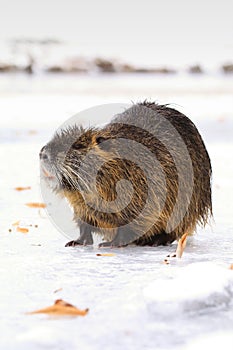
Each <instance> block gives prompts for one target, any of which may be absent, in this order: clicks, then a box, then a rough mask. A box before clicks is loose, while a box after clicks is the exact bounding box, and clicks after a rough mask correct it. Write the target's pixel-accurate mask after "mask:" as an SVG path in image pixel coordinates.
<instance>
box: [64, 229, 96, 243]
mask: <svg viewBox="0 0 233 350" xmlns="http://www.w3.org/2000/svg"><path fill="white" fill-rule="evenodd" d="M92 244H93V237H92V233H91V229H90V227H89V226H88V225H86V224H82V225H81V226H80V237H79V238H78V239H76V240H74V241H70V242H68V243H66V245H65V247H75V246H76V245H92Z"/></svg>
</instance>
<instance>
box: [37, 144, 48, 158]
mask: <svg viewBox="0 0 233 350" xmlns="http://www.w3.org/2000/svg"><path fill="white" fill-rule="evenodd" d="M39 155H40V159H41V160H48V159H49V157H48V154H47V153H46V148H45V146H44V147H42V148H41V150H40V154H39Z"/></svg>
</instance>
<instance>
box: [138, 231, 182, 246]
mask: <svg viewBox="0 0 233 350" xmlns="http://www.w3.org/2000/svg"><path fill="white" fill-rule="evenodd" d="M175 240H176V234H175V233H166V232H161V233H158V234H156V235H154V236H151V237H141V238H139V239H138V240H137V241H136V242H134V243H135V244H136V245H140V246H151V247H157V246H161V245H163V246H166V245H169V244H171V243H172V242H173V241H175Z"/></svg>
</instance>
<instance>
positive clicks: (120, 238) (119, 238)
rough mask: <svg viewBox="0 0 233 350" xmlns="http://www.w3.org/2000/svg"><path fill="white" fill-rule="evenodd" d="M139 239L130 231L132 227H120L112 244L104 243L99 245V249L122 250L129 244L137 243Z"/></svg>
mask: <svg viewBox="0 0 233 350" xmlns="http://www.w3.org/2000/svg"><path fill="white" fill-rule="evenodd" d="M136 238H137V235H136V233H135V232H134V231H133V230H131V229H130V227H128V226H126V228H125V227H120V228H119V229H118V231H117V234H116V236H115V237H114V238H113V240H112V241H110V242H103V243H100V244H99V248H102V247H111V248H120V247H126V246H127V245H128V244H130V243H132V242H133V241H135V239H136Z"/></svg>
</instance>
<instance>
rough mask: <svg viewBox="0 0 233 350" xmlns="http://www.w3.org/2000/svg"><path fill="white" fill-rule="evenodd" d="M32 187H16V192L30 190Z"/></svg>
mask: <svg viewBox="0 0 233 350" xmlns="http://www.w3.org/2000/svg"><path fill="white" fill-rule="evenodd" d="M30 189H31V187H30V186H26V187H15V190H16V191H26V190H30Z"/></svg>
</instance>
